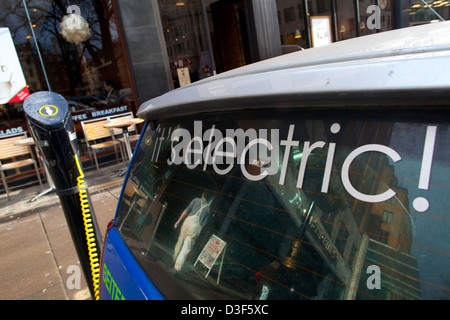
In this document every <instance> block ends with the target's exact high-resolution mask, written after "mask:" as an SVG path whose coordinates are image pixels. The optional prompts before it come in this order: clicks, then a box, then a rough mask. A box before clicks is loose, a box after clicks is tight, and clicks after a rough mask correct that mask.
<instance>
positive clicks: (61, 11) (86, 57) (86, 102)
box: [0, 0, 135, 131]
mask: <svg viewBox="0 0 450 320" xmlns="http://www.w3.org/2000/svg"><path fill="white" fill-rule="evenodd" d="M27 2H28V4H27V6H26V7H25V6H24V3H23V1H20V0H14V1H1V5H2V10H1V12H0V27H6V28H8V29H9V31H10V32H11V35H12V38H13V42H14V45H15V48H16V51H17V54H18V57H19V60H20V63H21V67H22V70H23V74H24V77H25V79H26V83H27V86H28V90H29V92H30V94H31V93H34V92H37V91H46V90H51V91H53V92H56V93H59V94H61V95H62V96H63V97H65V98H66V100H68V101H70V103H71V104H72V105H76V106H79V107H80V108H75V109H82V110H86V108H85V106H86V107H87V109H88V110H90V108H96V109H102V108H105V107H106V106H107V105H108V106H109V105H110V104H111V101H113V100H112V99H109V98H111V97H113V96H115V97H116V98H117V99H115V100H114V103H115V104H117V106H122V105H126V109H127V110H128V111H135V105H134V102H133V94H132V89H131V84H130V80H129V78H128V72H127V67H126V63H125V58H124V52H123V48H122V46H121V44H120V40H119V32H118V29H117V23H116V14H115V12H114V10H113V5H112V2H111V1H109V0H107V1H76V0H74V1H72V0H71V1H70V5H72V6H73V7H76V8H77V9H76V10H75V9H74V10H75V11H73V12H77V14H79V15H80V16H81V17H83V19H85V20H86V21H87V23H88V25H89V29H90V33H89V37H88V38H87V40H85V41H83V42H81V43H77V44H75V43H73V41H72V42H70V41H71V40H70V39H69V38H65V37H63V36H62V34H61V27H60V23H61V20H62V19H63V18H64V17H65V16H66V15H67V9H68V6H69V4H68V2H66V1H61V0H53V1H41V2H36V1H34V2H31V1H27ZM27 14H28V15H29V20H28V16H27ZM30 24H31V25H32V27H31V28H32V30H31V28H30ZM32 31H33V32H32ZM40 56H41V57H42V60H41V59H39V57H40ZM106 80H108V81H110V82H108V83H112V84H113V86H114V89H115V90H114V91H113V92H112V93H110V94H109V92H111V91H108V92H107V91H106V90H107V89H106V87H105V83H104V82H105V81H106ZM108 88H109V87H108ZM108 101H109V102H108ZM0 107H1V110H2V115H1V120H0V121H1V123H2V124H4V125H10V124H11V123H12V122H14V121H17V122H19V123H21V124H20V126H22V127H23V129H24V130H26V125H25V121H24V118H23V112H22V110H21V108H22V103H9V104H2V105H1V106H0ZM89 116H91V114H90V113H89ZM0 130H2V131H4V129H3V128H2V129H0Z"/></svg>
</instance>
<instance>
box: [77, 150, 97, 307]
mask: <svg viewBox="0 0 450 320" xmlns="http://www.w3.org/2000/svg"><path fill="white" fill-rule="evenodd" d="M75 162H76V164H77V168H78V172H79V173H80V176H79V177H78V178H77V183H78V184H77V185H78V192H79V194H80V204H81V212H82V215H83V222H84V230H85V233H86V242H87V247H88V253H89V263H90V267H91V275H92V283H93V288H94V295H95V300H99V298H100V292H99V282H100V259H99V253H98V249H97V241H96V239H95V233H94V224H93V220H92V215H91V209H90V207H89V199H88V195H87V191H86V184H85V180H84V173H83V170H82V169H81V165H80V161H79V160H78V156H77V155H76V154H75Z"/></svg>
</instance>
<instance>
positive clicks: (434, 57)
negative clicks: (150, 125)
mask: <svg viewBox="0 0 450 320" xmlns="http://www.w3.org/2000/svg"><path fill="white" fill-rule="evenodd" d="M431 91H432V92H434V93H435V94H436V95H437V96H440V97H443V98H442V101H444V100H445V99H448V95H449V92H450V22H436V23H430V24H426V25H421V26H415V27H408V28H404V29H397V30H392V31H386V32H380V33H376V34H372V35H368V36H363V37H358V38H353V39H349V40H345V41H340V42H335V43H332V44H330V45H327V46H323V47H318V48H311V49H307V50H304V51H300V52H295V53H291V54H286V55H282V56H279V57H275V58H271V59H267V60H264V61H260V62H256V63H253V64H250V65H247V66H244V67H240V68H237V69H234V70H231V71H228V72H224V73H221V74H218V75H216V76H213V77H209V78H206V79H204V80H200V81H197V82H194V83H192V84H190V85H187V86H184V87H181V88H178V89H175V90H172V91H169V92H167V93H165V94H163V95H161V96H158V97H156V98H154V99H151V100H149V101H147V102H145V103H143V104H142V105H141V107H140V108H139V111H138V116H139V117H141V118H145V119H147V120H149V119H160V118H164V117H168V116H175V115H187V114H195V113H198V112H211V111H221V110H234V109H242V108H252V106H256V105H257V103H261V101H263V102H266V103H270V102H276V101H277V102H280V101H281V102H286V101H292V100H295V101H299V102H301V101H303V102H304V103H305V104H304V105H311V104H312V103H313V104H314V103H318V101H320V103H322V104H323V103H331V104H333V101H336V100H339V99H341V100H342V101H346V102H347V103H350V102H351V101H356V100H358V99H356V100H355V97H363V96H365V97H366V101H367V99H368V97H369V98H370V97H372V98H373V97H377V98H382V97H385V98H386V99H387V97H391V98H395V99H397V100H399V101H400V100H401V99H403V98H408V97H411V94H413V95H415V96H418V95H421V96H422V97H423V99H425V100H426V99H428V100H429V101H431V100H432V99H430V98H432V97H429V96H426V93H428V94H429V92H431ZM381 92H383V93H385V95H382V96H380V93H381ZM424 94H425V95H424ZM407 100H408V99H407ZM415 101H417V99H415ZM447 103H448V100H447Z"/></svg>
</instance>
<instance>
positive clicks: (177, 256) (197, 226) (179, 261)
mask: <svg viewBox="0 0 450 320" xmlns="http://www.w3.org/2000/svg"><path fill="white" fill-rule="evenodd" d="M207 200H208V193H207V192H203V193H202V196H201V198H195V199H194V200H192V201H191V203H190V204H189V205H188V206H187V208H186V209H185V210H184V211H183V213H182V214H181V215H180V217H179V218H178V220H177V222H175V225H174V228H175V229H177V228H178V225H179V224H180V222H181V221H183V219H184V218H186V220H184V222H183V225H182V226H181V230H180V235H179V236H178V241H177V244H176V245H175V251H174V254H173V260H174V261H175V266H174V268H175V270H176V271H180V270H181V268H182V267H183V264H184V262H185V261H186V258H187V256H188V254H189V252H190V251H191V249H192V247H193V245H194V241H195V238H197V236H198V235H199V234H200V231H202V227H203V225H204V224H205V222H206V219H207V218H208V216H209V214H210V210H209V204H208V201H207Z"/></svg>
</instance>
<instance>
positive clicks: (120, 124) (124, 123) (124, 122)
mask: <svg viewBox="0 0 450 320" xmlns="http://www.w3.org/2000/svg"><path fill="white" fill-rule="evenodd" d="M142 122H144V119H140V118H129V119H118V120H114V122H111V123H107V124H104V125H103V126H104V127H105V128H109V129H111V128H119V129H122V132H123V137H124V138H125V147H126V149H127V155H128V159H130V160H131V157H132V156H133V153H132V152H131V145H130V140H129V136H128V127H129V126H132V125H134V124H138V123H142Z"/></svg>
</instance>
